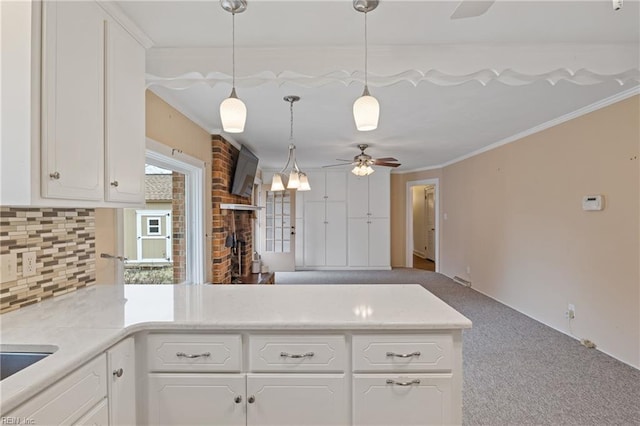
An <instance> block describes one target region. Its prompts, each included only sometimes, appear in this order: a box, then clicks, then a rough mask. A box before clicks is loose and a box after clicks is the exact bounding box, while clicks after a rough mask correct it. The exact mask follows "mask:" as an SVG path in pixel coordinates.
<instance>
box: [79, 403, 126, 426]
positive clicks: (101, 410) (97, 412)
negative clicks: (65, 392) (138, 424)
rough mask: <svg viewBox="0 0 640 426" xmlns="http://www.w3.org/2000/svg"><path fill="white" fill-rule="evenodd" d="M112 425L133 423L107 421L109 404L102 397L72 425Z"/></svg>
mask: <svg viewBox="0 0 640 426" xmlns="http://www.w3.org/2000/svg"><path fill="white" fill-rule="evenodd" d="M110 424H113V425H133V424H135V423H113V422H112V423H109V404H108V403H107V400H106V399H103V400H102V402H100V403H99V404H98V405H96V406H95V407H93V408H92V409H91V410H90V411H89V412H88V413H87V414H85V415H84V416H82V418H81V419H80V420H78V421H77V422H76V423H74V425H77V426H80V425H87V426H108V425H110Z"/></svg>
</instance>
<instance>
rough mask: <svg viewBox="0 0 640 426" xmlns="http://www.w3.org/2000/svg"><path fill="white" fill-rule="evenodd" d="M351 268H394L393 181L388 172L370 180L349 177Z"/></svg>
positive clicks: (383, 171) (371, 177)
mask: <svg viewBox="0 0 640 426" xmlns="http://www.w3.org/2000/svg"><path fill="white" fill-rule="evenodd" d="M348 193H349V253H348V258H349V266H353V267H367V268H388V267H389V265H390V238H391V236H390V229H389V228H390V226H391V224H390V219H389V209H390V199H389V197H390V177H389V172H387V171H385V170H380V168H379V169H378V170H376V172H375V173H373V174H371V175H369V176H362V177H359V176H355V175H353V174H351V173H349V177H348Z"/></svg>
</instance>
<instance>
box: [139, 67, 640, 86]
mask: <svg viewBox="0 0 640 426" xmlns="http://www.w3.org/2000/svg"><path fill="white" fill-rule="evenodd" d="M231 79H232V78H231V76H230V75H227V74H224V73H218V72H212V73H208V74H207V75H202V74H200V73H198V72H191V73H187V74H184V75H181V76H177V77H172V78H171V77H170V78H163V77H158V76H154V75H152V74H147V87H151V86H162V87H166V88H168V89H174V90H184V89H188V88H190V87H193V86H195V85H197V84H206V85H208V86H211V87H214V86H215V85H217V84H219V83H224V84H225V85H229V84H231ZM539 81H546V82H548V83H549V84H551V85H555V84H557V83H558V82H560V81H567V82H569V83H573V84H577V85H580V86H587V85H591V84H599V83H605V82H611V81H615V82H617V83H618V84H620V85H624V84H626V83H629V82H632V83H633V82H635V83H640V69H629V70H627V71H625V72H622V73H618V74H598V73H595V72H593V71H590V70H587V69H580V70H577V71H575V72H574V71H571V70H570V69H567V68H558V69H556V70H553V71H550V72H547V73H543V74H524V73H520V72H517V71H515V70H512V69H507V70H504V71H502V72H498V71H496V70H492V69H483V70H480V71H477V72H474V73H471V74H467V75H455V74H447V73H444V72H442V71H440V70H433V69H432V70H429V71H426V72H424V71H419V70H408V71H405V72H402V73H399V74H396V75H390V76H379V75H370V76H369V85H370V86H373V87H386V86H393V85H395V84H398V83H409V84H412V85H413V86H417V85H418V84H420V83H423V82H427V83H431V84H435V85H438V86H456V85H459V84H464V83H469V82H477V83H480V84H482V85H483V86H486V85H487V84H489V83H491V82H499V83H503V84H506V85H508V86H522V85H526V84H533V83H537V82H539ZM363 82H364V75H363V74H362V73H360V72H353V73H350V72H348V71H345V70H342V71H335V72H331V73H328V74H325V75H319V76H311V75H304V74H300V73H296V72H294V71H283V72H280V73H274V72H270V71H265V72H262V73H259V74H255V75H252V76H248V77H242V78H236V86H237V87H243V88H247V87H257V86H262V85H265V84H276V85H278V86H281V85H283V84H285V83H290V84H295V85H298V86H300V87H306V88H314V87H322V86H326V85H329V84H336V83H340V84H343V85H345V86H349V85H351V84H353V83H357V84H362V83H363Z"/></svg>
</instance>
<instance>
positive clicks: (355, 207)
mask: <svg viewBox="0 0 640 426" xmlns="http://www.w3.org/2000/svg"><path fill="white" fill-rule="evenodd" d="M369 178H370V176H356V175H354V174H353V173H349V177H348V178H347V181H348V188H349V191H348V192H349V217H360V218H364V217H367V216H369V214H368V213H369Z"/></svg>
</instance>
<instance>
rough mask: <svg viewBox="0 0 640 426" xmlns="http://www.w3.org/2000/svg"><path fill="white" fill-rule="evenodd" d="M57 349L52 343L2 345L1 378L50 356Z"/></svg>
mask: <svg viewBox="0 0 640 426" xmlns="http://www.w3.org/2000/svg"><path fill="white" fill-rule="evenodd" d="M57 349H58V348H57V347H56V346H52V345H0V380H4V379H6V378H7V377H9V376H11V375H12V374H15V373H17V372H18V371H20V370H23V369H25V368H27V367H29V366H30V365H33V364H35V363H36V362H38V361H40V360H42V359H44V358H46V357H48V356H49V355H51V354H52V353H54V352H55V351H56V350H57Z"/></svg>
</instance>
